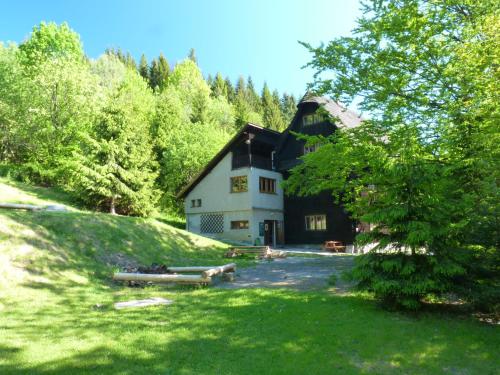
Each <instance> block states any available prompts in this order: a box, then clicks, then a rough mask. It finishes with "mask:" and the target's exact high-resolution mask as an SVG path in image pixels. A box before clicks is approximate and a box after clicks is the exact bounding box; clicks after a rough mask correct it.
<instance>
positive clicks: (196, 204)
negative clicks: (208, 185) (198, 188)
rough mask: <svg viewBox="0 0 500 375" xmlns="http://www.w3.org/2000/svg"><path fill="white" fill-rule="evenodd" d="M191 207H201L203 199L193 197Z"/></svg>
mask: <svg viewBox="0 0 500 375" xmlns="http://www.w3.org/2000/svg"><path fill="white" fill-rule="evenodd" d="M191 207H201V199H191Z"/></svg>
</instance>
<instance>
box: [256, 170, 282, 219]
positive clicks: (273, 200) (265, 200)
mask: <svg viewBox="0 0 500 375" xmlns="http://www.w3.org/2000/svg"><path fill="white" fill-rule="evenodd" d="M259 177H266V178H273V179H275V180H276V194H267V193H261V192H260V191H259ZM250 180H251V181H250V186H251V188H250V195H251V197H250V200H251V203H252V207H253V208H264V209H269V210H283V189H282V188H281V181H282V180H283V176H282V175H281V173H279V172H274V171H268V170H265V169H257V168H252V173H251V175H250Z"/></svg>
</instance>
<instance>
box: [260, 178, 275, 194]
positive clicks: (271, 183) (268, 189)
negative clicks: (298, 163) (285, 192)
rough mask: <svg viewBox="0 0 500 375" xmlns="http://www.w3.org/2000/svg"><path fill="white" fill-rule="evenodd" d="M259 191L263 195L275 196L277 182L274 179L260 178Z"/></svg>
mask: <svg viewBox="0 0 500 375" xmlns="http://www.w3.org/2000/svg"><path fill="white" fill-rule="evenodd" d="M259 191H260V192H261V193H268V194H275V193H276V180H275V179H274V178H266V177H259Z"/></svg>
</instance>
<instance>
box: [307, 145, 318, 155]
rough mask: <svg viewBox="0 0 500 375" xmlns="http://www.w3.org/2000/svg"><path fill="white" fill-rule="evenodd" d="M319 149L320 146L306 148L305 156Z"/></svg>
mask: <svg viewBox="0 0 500 375" xmlns="http://www.w3.org/2000/svg"><path fill="white" fill-rule="evenodd" d="M318 148H319V145H318V144H315V145H310V146H304V155H307V154H309V153H311V152H314V151H316V150H317V149H318Z"/></svg>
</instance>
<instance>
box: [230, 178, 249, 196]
mask: <svg viewBox="0 0 500 375" xmlns="http://www.w3.org/2000/svg"><path fill="white" fill-rule="evenodd" d="M245 191H248V179H247V176H236V177H231V193H243V192H245Z"/></svg>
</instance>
